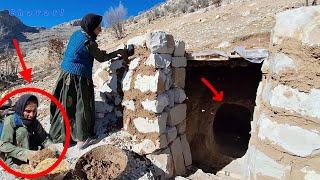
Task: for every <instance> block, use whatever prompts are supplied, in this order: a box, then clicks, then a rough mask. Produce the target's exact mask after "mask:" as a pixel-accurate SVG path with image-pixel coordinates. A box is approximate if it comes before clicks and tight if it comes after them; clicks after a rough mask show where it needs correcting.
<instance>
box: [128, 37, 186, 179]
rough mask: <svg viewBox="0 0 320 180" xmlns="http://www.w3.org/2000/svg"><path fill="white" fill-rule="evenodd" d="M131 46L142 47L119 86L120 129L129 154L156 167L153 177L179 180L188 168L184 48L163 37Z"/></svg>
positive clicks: (137, 39)
mask: <svg viewBox="0 0 320 180" xmlns="http://www.w3.org/2000/svg"><path fill="white" fill-rule="evenodd" d="M144 40H145V43H141V41H144ZM133 41H134V40H132V41H131V42H133ZM135 41H139V43H136V44H140V45H143V44H146V46H137V48H136V52H135V56H136V57H135V58H134V59H133V60H131V62H130V64H129V69H128V71H127V72H126V74H125V77H124V79H123V81H122V83H123V84H122V89H123V91H124V98H123V101H122V105H123V106H124V111H123V112H124V113H123V124H124V129H125V130H127V131H128V132H129V133H130V134H132V135H133V137H134V141H135V142H136V145H135V146H134V147H133V151H135V152H137V153H139V154H142V155H146V157H147V158H149V159H150V160H151V162H152V163H153V164H154V165H155V166H156V176H161V178H170V177H172V176H174V175H183V174H185V173H186V167H187V166H189V165H191V164H192V158H191V152H190V147H189V144H188V142H187V139H186V135H185V129H186V121H185V119H186V109H187V106H186V104H184V100H185V99H186V95H185V92H184V87H185V74H186V72H185V71H186V70H185V67H186V65H187V60H186V57H184V56H185V44H184V42H182V41H174V38H173V36H172V35H170V34H167V33H165V32H162V31H155V32H151V33H149V34H147V35H145V36H142V37H140V40H139V38H135Z"/></svg>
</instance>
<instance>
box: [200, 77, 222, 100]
mask: <svg viewBox="0 0 320 180" xmlns="http://www.w3.org/2000/svg"><path fill="white" fill-rule="evenodd" d="M201 81H202V82H203V83H204V84H205V85H206V86H207V87H208V88H209V89H210V90H211V92H212V93H213V94H214V96H213V97H212V99H213V100H214V101H218V102H219V101H222V99H223V91H220V92H219V93H218V91H217V90H216V89H215V88H214V87H213V86H212V85H211V84H210V83H209V81H207V79H206V78H204V77H203V78H201Z"/></svg>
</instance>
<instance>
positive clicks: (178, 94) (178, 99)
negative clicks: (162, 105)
mask: <svg viewBox="0 0 320 180" xmlns="http://www.w3.org/2000/svg"><path fill="white" fill-rule="evenodd" d="M186 98H187V96H186V93H185V92H184V90H183V89H181V88H174V102H175V103H183V101H184V100H186Z"/></svg>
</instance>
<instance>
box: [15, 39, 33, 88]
mask: <svg viewBox="0 0 320 180" xmlns="http://www.w3.org/2000/svg"><path fill="white" fill-rule="evenodd" d="M13 46H14V48H16V51H17V55H18V57H19V60H20V64H21V66H22V69H23V70H22V71H21V72H19V74H20V75H21V76H22V77H23V79H25V80H26V81H27V82H28V83H31V78H32V68H29V69H27V67H26V64H25V62H24V60H23V56H22V53H21V51H20V48H19V42H18V40H17V39H13Z"/></svg>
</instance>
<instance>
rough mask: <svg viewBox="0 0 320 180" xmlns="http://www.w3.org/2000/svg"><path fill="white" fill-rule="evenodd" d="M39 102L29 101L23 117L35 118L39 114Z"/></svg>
mask: <svg viewBox="0 0 320 180" xmlns="http://www.w3.org/2000/svg"><path fill="white" fill-rule="evenodd" d="M37 108H38V106H37V104H36V103H34V102H29V103H28V104H27V105H26V107H25V108H24V111H23V117H24V118H26V119H29V120H32V119H35V117H36V116H37Z"/></svg>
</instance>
